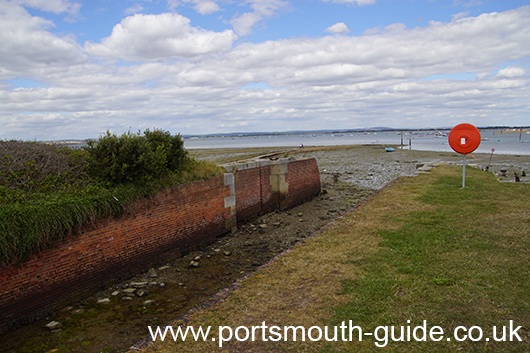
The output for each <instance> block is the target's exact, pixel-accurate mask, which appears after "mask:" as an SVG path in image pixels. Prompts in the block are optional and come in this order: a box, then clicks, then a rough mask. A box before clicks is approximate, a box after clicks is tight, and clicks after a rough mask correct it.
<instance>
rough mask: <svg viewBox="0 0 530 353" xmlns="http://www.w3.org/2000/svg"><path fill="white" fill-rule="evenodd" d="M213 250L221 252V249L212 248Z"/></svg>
mask: <svg viewBox="0 0 530 353" xmlns="http://www.w3.org/2000/svg"><path fill="white" fill-rule="evenodd" d="M213 251H215V252H221V249H213Z"/></svg>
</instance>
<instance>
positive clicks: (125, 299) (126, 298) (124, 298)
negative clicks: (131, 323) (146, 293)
mask: <svg viewBox="0 0 530 353" xmlns="http://www.w3.org/2000/svg"><path fill="white" fill-rule="evenodd" d="M121 300H124V301H127V300H133V298H131V297H123V298H121Z"/></svg>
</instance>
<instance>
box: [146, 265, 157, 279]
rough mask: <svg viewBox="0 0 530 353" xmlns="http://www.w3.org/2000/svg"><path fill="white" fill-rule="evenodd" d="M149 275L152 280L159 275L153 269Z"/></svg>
mask: <svg viewBox="0 0 530 353" xmlns="http://www.w3.org/2000/svg"><path fill="white" fill-rule="evenodd" d="M147 275H148V276H149V277H151V278H155V277H158V273H156V270H155V269H154V268H152V267H151V268H150V269H149V272H147Z"/></svg>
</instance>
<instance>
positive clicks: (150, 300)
mask: <svg viewBox="0 0 530 353" xmlns="http://www.w3.org/2000/svg"><path fill="white" fill-rule="evenodd" d="M154 303H156V301H155V300H152V299H149V300H146V301H145V302H144V306H148V305H151V304H154Z"/></svg>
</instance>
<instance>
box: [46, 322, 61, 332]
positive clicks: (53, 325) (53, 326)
mask: <svg viewBox="0 0 530 353" xmlns="http://www.w3.org/2000/svg"><path fill="white" fill-rule="evenodd" d="M44 327H46V328H47V329H50V330H57V329H58V328H61V327H63V324H61V323H60V322H58V321H51V322H49V323H47V324H46V326H44Z"/></svg>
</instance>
